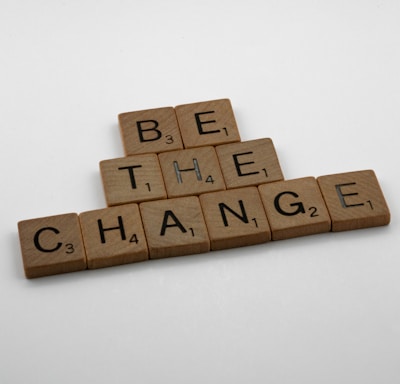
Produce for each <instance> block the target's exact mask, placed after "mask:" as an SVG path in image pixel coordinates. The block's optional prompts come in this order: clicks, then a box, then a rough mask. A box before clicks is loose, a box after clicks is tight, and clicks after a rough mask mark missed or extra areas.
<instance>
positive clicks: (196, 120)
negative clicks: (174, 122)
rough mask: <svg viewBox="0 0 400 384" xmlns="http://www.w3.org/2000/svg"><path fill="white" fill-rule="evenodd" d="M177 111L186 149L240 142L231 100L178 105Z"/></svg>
mask: <svg viewBox="0 0 400 384" xmlns="http://www.w3.org/2000/svg"><path fill="white" fill-rule="evenodd" d="M175 111H176V116H177V119H178V124H179V129H180V131H181V134H182V139H183V143H184V146H185V148H194V147H202V146H207V145H218V144H224V143H233V142H237V141H240V134H239V130H238V127H237V124H236V119H235V115H234V113H233V109H232V105H231V102H230V100H229V99H219V100H210V101H202V102H198V103H191V104H184V105H178V106H176V107H175Z"/></svg>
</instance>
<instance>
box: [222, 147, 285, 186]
mask: <svg viewBox="0 0 400 384" xmlns="http://www.w3.org/2000/svg"><path fill="white" fill-rule="evenodd" d="M215 149H216V152H217V155H218V159H219V162H220V165H221V169H222V174H223V175H224V179H225V184H226V187H227V188H228V189H230V188H239V187H248V186H256V185H259V184H263V183H269V182H271V181H279V180H283V174H282V171H281V167H280V165H279V160H278V157H277V155H276V151H275V148H274V144H273V143H272V140H271V139H257V140H250V141H243V142H240V143H233V144H225V145H219V146H217V147H216V148H215Z"/></svg>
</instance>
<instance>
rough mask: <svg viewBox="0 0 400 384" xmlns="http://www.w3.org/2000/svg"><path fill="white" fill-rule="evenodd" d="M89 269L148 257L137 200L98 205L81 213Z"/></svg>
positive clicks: (142, 259)
mask: <svg viewBox="0 0 400 384" xmlns="http://www.w3.org/2000/svg"><path fill="white" fill-rule="evenodd" d="M79 219H80V221H81V227H82V234H83V241H84V243H85V248H86V255H87V262H88V268H89V269H95V268H103V267H111V266H113V265H119V264H127V263H134V262H138V261H144V260H147V259H148V251H147V243H146V238H145V235H144V231H143V226H142V221H141V218H140V212H139V206H138V205H137V204H128V205H119V206H115V207H110V208H103V209H96V210H94V211H87V212H83V213H81V214H80V215H79Z"/></svg>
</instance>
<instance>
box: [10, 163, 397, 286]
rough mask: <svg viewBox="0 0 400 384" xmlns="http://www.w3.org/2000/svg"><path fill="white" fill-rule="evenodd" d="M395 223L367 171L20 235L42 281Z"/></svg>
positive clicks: (160, 205)
mask: <svg viewBox="0 0 400 384" xmlns="http://www.w3.org/2000/svg"><path fill="white" fill-rule="evenodd" d="M389 222H390V213H389V209H388V207H387V204H386V202H385V198H384V196H383V193H382V191H381V188H380V186H379V183H378V180H377V178H376V176H375V173H374V172H373V171H371V170H367V171H357V172H349V173H342V174H335V175H327V176H321V177H319V178H318V179H315V178H314V177H305V178H301V179H294V180H287V181H279V182H274V183H268V184H262V185H259V186H258V187H255V186H254V187H246V188H239V189H230V190H226V191H220V192H212V193H205V194H202V195H200V196H187V197H181V198H175V199H166V200H157V201H150V202H143V203H140V204H127V205H120V206H115V207H109V208H104V209H98V210H93V211H88V212H83V213H81V214H80V215H77V214H76V213H69V214H63V215H56V216H49V217H43V218H37V219H31V220H24V221H20V222H19V223H18V229H19V236H20V243H21V251H22V258H23V263H24V269H25V274H26V277H28V278H34V277H40V276H46V275H53V274H58V273H64V272H72V271H78V270H83V269H87V268H89V269H95V268H103V267H110V266H113V265H119V264H126V263H133V262H138V261H144V260H148V259H158V258H165V257H171V256H182V255H189V254H195V253H202V252H208V251H210V250H218V249H225V248H235V247H242V246H247V245H252V244H259V243H264V242H267V241H270V240H283V239H288V238H292V237H298V236H305V235H311V234H316V233H322V232H329V231H344V230H352V229H358V228H366V227H373V226H380V225H386V224H388V223H389Z"/></svg>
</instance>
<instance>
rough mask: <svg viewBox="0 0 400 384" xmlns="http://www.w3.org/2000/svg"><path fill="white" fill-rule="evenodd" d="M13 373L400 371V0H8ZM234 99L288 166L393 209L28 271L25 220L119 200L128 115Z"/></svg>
mask: <svg viewBox="0 0 400 384" xmlns="http://www.w3.org/2000/svg"><path fill="white" fill-rule="evenodd" d="M0 48H1V51H0V52H1V60H0V69H1V70H0V124H1V140H0V156H1V158H0V159H1V163H0V164H1V177H2V180H3V181H2V188H1V197H2V209H1V211H2V212H1V220H0V224H1V232H0V233H1V236H2V241H1V244H2V251H1V254H0V305H1V309H0V310H1V312H0V382H1V383H28V382H30V383H41V384H45V383H52V384H53V383H96V384H101V383H174V384H177V383H229V384H234V383H296V384H299V383H307V384H310V383H311V384H312V383H318V384H320V383H335V384H336V383H363V384H367V383H385V384H391V383H399V382H400V308H399V305H400V252H399V235H398V233H399V221H398V217H399V214H400V212H399V203H398V202H399V200H398V199H399V196H400V182H399V171H398V164H399V160H400V156H399V149H398V145H399V139H400V136H399V132H400V131H399V128H400V74H399V73H400V2H399V1H397V0H393V1H389V0H375V1H372V0H371V1H365V0H360V1H354V0H343V1H342V0H335V1H311V0H310V1H272V0H263V1H261V0H260V1H252V0H248V1H235V0H227V1H217V0H209V1H154V0H146V1H123V0H110V1H101V0H79V1H59V0H52V1H50V0H49V1H46V0H37V1H18V0H10V1H8V0H0ZM225 97H227V98H230V99H231V101H232V105H233V108H234V112H235V116H236V119H237V123H238V126H239V130H240V133H241V136H242V139H243V140H249V139H256V138H262V137H270V138H272V139H273V141H274V143H275V146H276V150H277V153H278V157H279V160H280V162H281V166H282V170H283V173H284V175H285V177H286V178H287V179H292V178H297V177H303V176H320V175H325V174H331V173H338V172H346V171H356V170H363V169H374V170H375V172H376V174H377V176H378V179H379V181H380V184H381V187H382V189H383V192H384V194H385V197H386V200H387V203H388V205H389V207H390V209H391V213H392V222H391V224H390V225H389V226H387V227H380V228H372V229H365V230H358V231H349V232H342V233H327V234H323V235H315V236H308V237H304V238H300V239H292V240H285V241H279V242H273V243H267V244H263V245H259V246H253V247H247V248H241V249H233V250H226V251H219V252H213V253H207V254H203V255H196V256H187V257H179V258H172V259H166V260H160V261H150V262H146V263H140V264H130V265H125V266H120V267H113V268H106V269H103V270H94V271H83V272H78V273H72V274H65V275H58V276H52V277H47V278H40V279H34V280H27V279H25V277H24V273H23V266H22V260H21V254H20V248H19V240H18V234H17V222H18V221H19V220H25V219H31V218H36V217H41V216H47V215H55V214H61V213H67V212H78V213H79V212H83V211H87V210H91V209H96V208H103V207H105V199H104V195H103V190H102V185H101V179H100V175H99V169H98V162H99V161H100V160H105V159H110V158H114V157H121V156H123V149H122V142H121V138H120V133H119V129H118V123H117V115H118V114H119V113H121V112H127V111H134V110H140V109H147V108H156V107H163V106H175V105H178V104H184V103H191V102H197V101H204V100H212V99H218V98H225Z"/></svg>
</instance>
